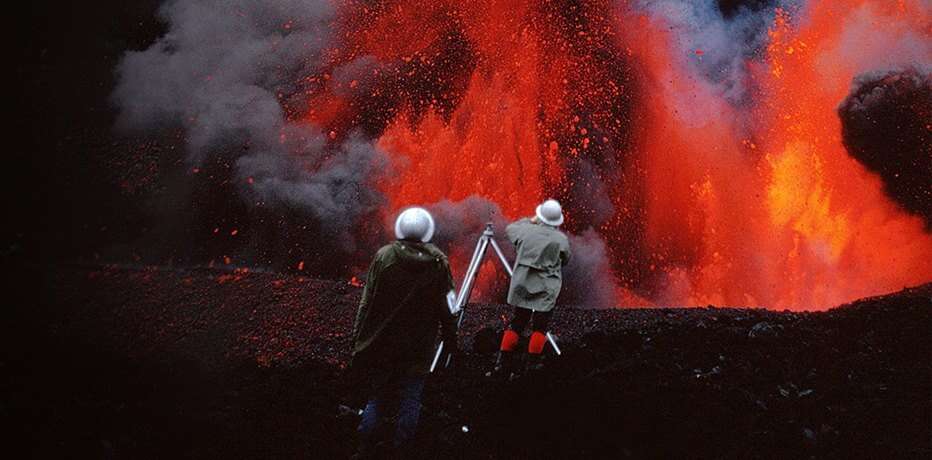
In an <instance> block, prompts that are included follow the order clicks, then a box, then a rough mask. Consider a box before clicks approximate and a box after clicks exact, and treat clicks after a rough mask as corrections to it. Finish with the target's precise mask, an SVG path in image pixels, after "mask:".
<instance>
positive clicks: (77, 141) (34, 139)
mask: <svg viewBox="0 0 932 460" xmlns="http://www.w3.org/2000/svg"><path fill="white" fill-rule="evenodd" d="M159 3H160V2H159V1H157V0H135V1H130V2H124V1H114V0H110V1H98V2H52V1H41V2H33V3H32V4H31V5H30V6H29V7H28V10H26V11H25V12H22V13H21V14H18V15H15V16H13V18H15V19H11V20H13V21H15V22H16V23H15V24H14V29H15V30H16V32H15V40H14V42H15V43H16V46H15V47H14V50H13V51H14V54H13V55H12V56H11V58H10V59H9V61H8V62H10V63H12V64H13V65H11V71H12V72H13V74H14V75H13V77H14V81H16V82H17V83H18V85H19V86H18V87H17V88H16V89H15V90H14V91H13V93H14V94H13V95H12V96H13V97H12V99H13V106H14V110H13V113H15V114H16V116H14V117H13V120H12V121H11V122H10V123H9V125H8V126H9V129H10V131H9V132H10V133H11V135H10V137H9V138H8V139H7V140H8V145H11V148H10V149H9V150H8V151H7V152H6V154H7V158H12V160H13V165H14V167H13V168H11V169H10V171H9V172H10V174H11V177H10V178H9V179H10V180H7V181H4V184H5V185H4V188H5V191H4V193H3V195H4V197H5V198H4V199H5V200H6V201H7V206H5V208H6V209H7V210H8V215H12V216H14V218H12V219H8V220H7V221H8V222H9V223H8V224H7V225H5V226H3V231H2V245H3V246H2V249H3V254H4V255H5V256H9V255H17V256H22V255H25V256H27V257H28V258H29V259H34V258H36V257H41V258H47V257H54V258H58V257H56V255H59V256H60V255H65V256H67V255H69V254H70V253H74V252H80V251H81V249H82V246H86V245H89V244H92V242H90V241H86V240H85V238H84V237H83V236H82V235H80V233H81V229H82V228H88V227H91V226H99V223H100V222H103V221H106V220H107V219H108V218H109V217H110V214H112V213H113V212H114V211H113V210H110V209H107V208H108V203H107V202H108V197H112V196H113V193H114V190H113V189H112V187H113V184H110V183H108V181H106V180H105V179H104V178H103V175H102V174H101V171H99V168H100V167H101V165H102V162H101V160H102V159H103V158H102V156H103V155H105V154H106V152H105V151H104V150H103V149H102V148H100V147H101V146H102V145H106V144H107V143H108V142H109V139H110V137H111V135H110V132H111V125H112V120H113V112H112V110H111V108H110V105H109V103H108V95H109V93H110V91H111V88H112V86H113V67H114V64H115V63H116V62H117V60H118V59H119V57H120V55H121V54H122V53H123V52H124V51H125V50H126V49H134V48H135V49H141V48H143V47H145V46H146V45H147V44H148V43H151V42H152V40H154V38H155V37H157V36H158V35H159V34H160V33H161V28H162V25H161V24H159V23H158V22H157V20H156V17H155V11H156V9H157V7H158V4H159Z"/></svg>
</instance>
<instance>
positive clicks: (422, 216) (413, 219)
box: [395, 208, 434, 243]
mask: <svg viewBox="0 0 932 460" xmlns="http://www.w3.org/2000/svg"><path fill="white" fill-rule="evenodd" d="M395 237H396V238H398V239H399V240H419V241H421V242H423V243H426V242H428V241H430V239H431V238H433V237H434V218H433V217H431V216H430V213H429V212H427V210H426V209H424V208H408V209H405V210H404V211H403V212H402V213H401V214H398V218H397V219H395Z"/></svg>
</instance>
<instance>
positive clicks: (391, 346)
mask: <svg viewBox="0 0 932 460" xmlns="http://www.w3.org/2000/svg"><path fill="white" fill-rule="evenodd" d="M452 289H453V277H452V275H451V274H450V265H449V262H448V261H447V257H446V256H445V255H444V254H443V252H441V251H440V249H438V248H437V247H436V246H434V245H432V244H429V243H420V242H411V241H404V240H398V241H395V242H393V243H391V244H388V245H386V246H384V247H382V248H381V249H379V251H378V252H377V253H376V255H375V258H374V259H373V260H372V264H371V265H370V266H369V274H368V277H367V279H366V287H365V289H364V290H363V294H362V300H361V301H360V302H359V310H358V311H357V313H356V323H355V325H354V328H353V361H352V367H353V368H354V370H355V371H357V372H362V373H365V374H368V375H370V376H377V375H382V376H387V375H395V374H398V373H406V374H409V375H419V374H426V373H427V372H428V370H429V367H430V362H431V360H432V358H433V353H434V345H435V342H436V339H437V329H438V326H440V329H441V331H442V333H443V340H444V342H445V343H446V344H447V345H446V346H445V348H446V347H450V348H447V349H448V350H453V349H454V348H455V344H456V321H455V320H454V316H453V315H452V314H451V313H450V309H449V306H448V305H447V300H446V297H447V293H448V292H450V290H452Z"/></svg>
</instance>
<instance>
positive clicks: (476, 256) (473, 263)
mask: <svg viewBox="0 0 932 460" xmlns="http://www.w3.org/2000/svg"><path fill="white" fill-rule="evenodd" d="M484 243H485V238H484V237H480V238H479V241H477V242H476V249H474V250H473V252H472V260H470V261H469V267H468V268H467V269H466V276H465V277H463V284H461V285H460V292H459V294H457V296H456V306H457V308H463V305H465V304H466V302H463V294H464V293H465V292H466V286H467V284H468V283H469V282H470V277H471V276H472V275H471V274H472V272H473V271H474V270H476V269H477V266H478V265H479V263H480V262H481V261H482V256H481V255H480V253H481V252H484V251H483V249H482V246H483V244H484Z"/></svg>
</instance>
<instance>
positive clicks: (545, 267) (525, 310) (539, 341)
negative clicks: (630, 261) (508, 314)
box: [495, 200, 570, 375]
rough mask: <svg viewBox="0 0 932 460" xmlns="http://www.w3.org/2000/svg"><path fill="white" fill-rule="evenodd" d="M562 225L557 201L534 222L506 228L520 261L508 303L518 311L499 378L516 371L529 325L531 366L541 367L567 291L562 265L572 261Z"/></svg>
mask: <svg viewBox="0 0 932 460" xmlns="http://www.w3.org/2000/svg"><path fill="white" fill-rule="evenodd" d="M562 224H563V210H562V208H561V207H560V203H559V202H557V201H556V200H547V201H545V202H543V203H542V204H541V205H540V206H538V207H537V209H536V210H535V216H534V218H531V219H521V220H518V221H517V222H514V223H512V224H511V225H509V226H508V227H507V228H506V229H505V233H506V234H507V235H508V239H509V240H510V241H511V242H512V243H513V244H514V245H515V250H516V252H517V260H516V261H515V266H514V270H513V273H512V276H511V284H510V285H509V287H508V303H509V304H510V305H512V306H514V307H515V309H514V317H512V319H511V322H510V323H509V324H508V328H507V329H505V331H504V332H503V333H502V341H501V344H500V346H499V356H498V360H497V362H496V366H495V369H496V374H499V375H501V374H511V373H512V371H514V358H515V356H514V353H513V352H514V350H515V348H516V347H517V345H518V340H519V339H520V336H521V334H522V333H523V332H524V329H525V328H526V327H527V325H528V323H532V324H531V330H532V332H531V337H530V339H529V340H528V349H527V351H528V355H529V361H530V362H529V364H530V365H531V367H538V366H539V364H540V363H539V361H540V355H541V353H542V352H543V349H544V344H545V341H546V331H547V327H548V325H549V324H550V317H551V313H552V311H553V309H554V307H555V306H556V304H557V297H558V296H559V295H560V289H561V288H562V286H563V265H565V264H566V263H567V262H568V261H569V258H570V243H569V239H568V238H567V237H566V235H564V234H563V232H561V231H560V230H558V229H557V227H559V226H560V225H562Z"/></svg>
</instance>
